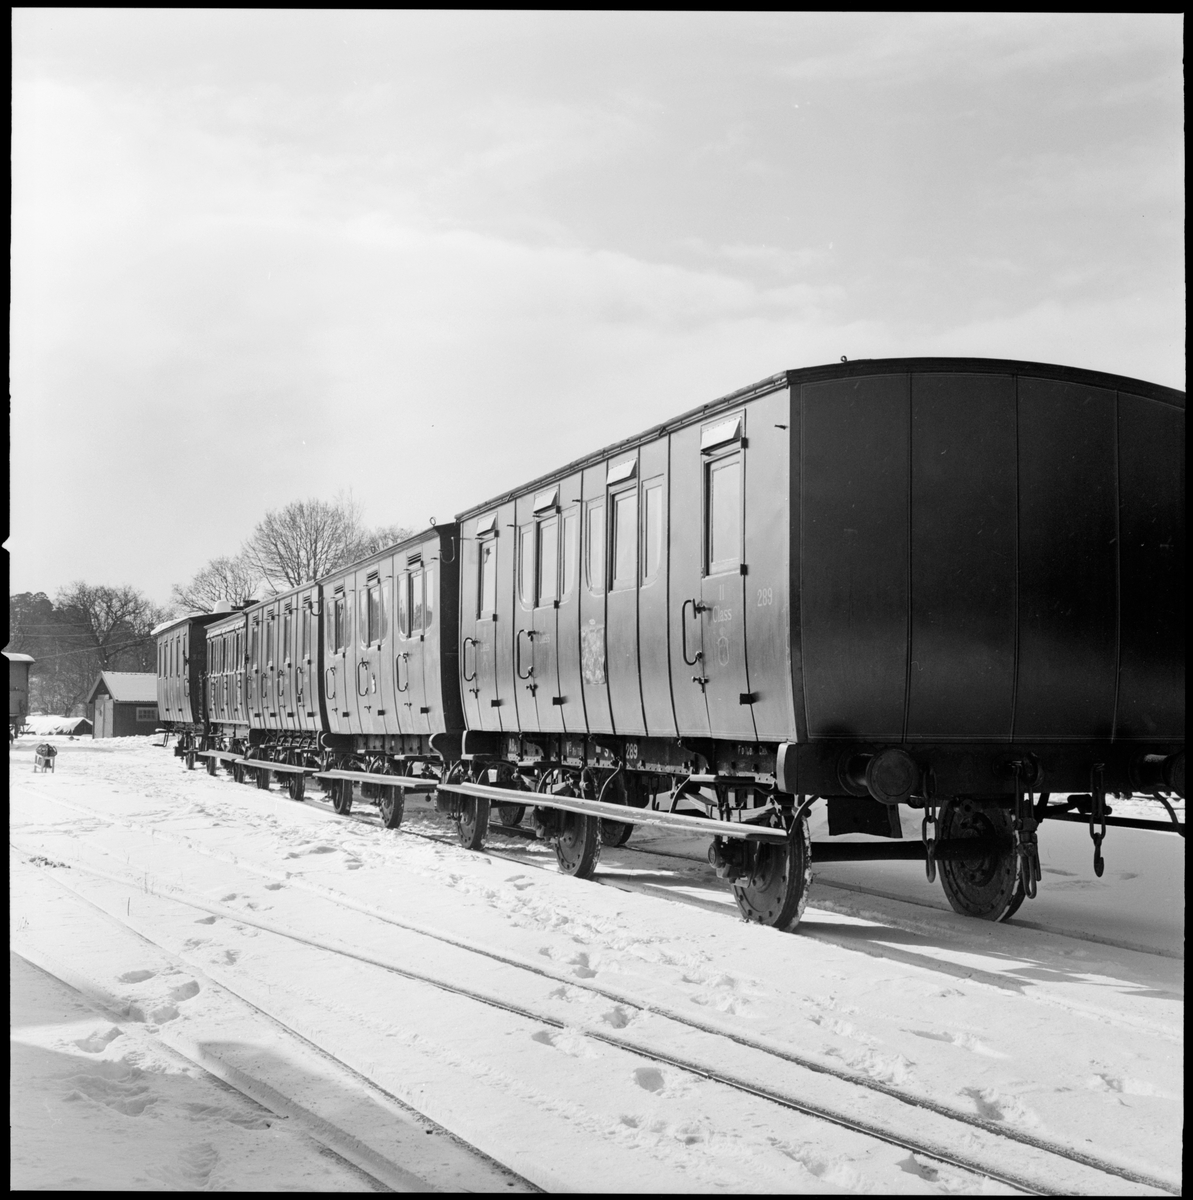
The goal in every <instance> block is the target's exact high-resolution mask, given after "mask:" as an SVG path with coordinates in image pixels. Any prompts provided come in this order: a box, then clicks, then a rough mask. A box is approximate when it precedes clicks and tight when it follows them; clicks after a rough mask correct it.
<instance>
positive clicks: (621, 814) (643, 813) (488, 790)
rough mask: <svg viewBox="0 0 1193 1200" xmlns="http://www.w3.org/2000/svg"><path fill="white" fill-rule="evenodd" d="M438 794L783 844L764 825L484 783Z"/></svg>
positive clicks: (781, 836)
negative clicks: (474, 797)
mask: <svg viewBox="0 0 1193 1200" xmlns="http://www.w3.org/2000/svg"><path fill="white" fill-rule="evenodd" d="M439 791H440V792H454V793H457V794H459V795H464V796H477V797H480V798H481V799H484V800H492V801H494V803H496V804H526V805H530V806H532V807H535V808H561V809H563V811H564V812H574V813H583V814H584V815H585V816H586V817H600V818H601V819H602V820H605V821H621V822H623V823H626V824H630V825H661V826H663V827H664V828H666V829H682V830H684V831H686V832H687V833H702V834H706V835H707V836H709V837H732V838H745V839H747V840H748V841H755V842H785V841H786V840H787V834H786V832H785V831H784V830H782V829H772V828H771V827H770V826H768V825H746V824H744V823H742V822H741V821H717V820H714V819H712V818H704V817H690V816H684V815H683V814H682V813H667V812H656V811H655V810H654V809H648V808H629V807H627V806H626V805H624V804H609V803H608V802H607V801H604V800H581V799H580V798H579V797H578V796H558V795H556V794H555V793H553V792H519V791H515V790H514V789H513V788H500V787H491V786H489V785H488V784H484V783H448V784H443V783H441V784H440V785H439Z"/></svg>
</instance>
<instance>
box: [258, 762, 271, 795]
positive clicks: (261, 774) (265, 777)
mask: <svg viewBox="0 0 1193 1200" xmlns="http://www.w3.org/2000/svg"><path fill="white" fill-rule="evenodd" d="M257 786H258V787H259V788H260V789H261V790H262V791H263V792H267V791H269V772H268V771H267V770H266V769H265V768H264V767H258V768H257Z"/></svg>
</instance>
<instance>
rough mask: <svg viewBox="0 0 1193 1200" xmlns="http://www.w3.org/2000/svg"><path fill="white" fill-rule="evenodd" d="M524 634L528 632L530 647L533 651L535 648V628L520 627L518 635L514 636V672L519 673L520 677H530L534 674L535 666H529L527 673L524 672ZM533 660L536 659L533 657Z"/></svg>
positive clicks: (527, 637)
mask: <svg viewBox="0 0 1193 1200" xmlns="http://www.w3.org/2000/svg"><path fill="white" fill-rule="evenodd" d="M523 634H526V639H527V641H529V642H530V648H531V650H532V651H533V650H534V630H533V629H519V630H518V632H517V635H516V636H515V637H514V672H515V673H516V674H517V676H518V678H519V679H529V678H530V677H531V676H532V675H533V674H534V667H533V666H531V667H530V668H529V670H527V672H526V674H525V675H523V674H522V635H523ZM533 661H534V659H533V658H532V659H531V662H532V663H533Z"/></svg>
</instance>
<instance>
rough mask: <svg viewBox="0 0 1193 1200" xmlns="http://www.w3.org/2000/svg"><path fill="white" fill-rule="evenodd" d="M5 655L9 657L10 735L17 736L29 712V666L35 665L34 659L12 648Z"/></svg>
mask: <svg viewBox="0 0 1193 1200" xmlns="http://www.w3.org/2000/svg"><path fill="white" fill-rule="evenodd" d="M4 657H5V658H7V659H8V728H9V736H10V737H15V736H16V735H17V733H18V732H19V731H20V729H21V727H22V726H23V725H24V724H25V717H26V715H27V714H28V712H29V668H30V667H31V666H33V659H32V658H30V657H29V655H28V654H17V653H16V652H15V651H12V650H5V651H4Z"/></svg>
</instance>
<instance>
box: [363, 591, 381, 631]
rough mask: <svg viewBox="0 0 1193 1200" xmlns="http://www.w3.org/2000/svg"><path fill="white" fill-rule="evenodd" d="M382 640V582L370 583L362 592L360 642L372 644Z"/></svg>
mask: <svg viewBox="0 0 1193 1200" xmlns="http://www.w3.org/2000/svg"><path fill="white" fill-rule="evenodd" d="M380 640H381V584H379V583H370V584H369V585H368V586H367V587H365V588H364V589H363V590H362V591H361V594H360V642H361V645H362V646H371V645H373V643H374V642H379V641H380Z"/></svg>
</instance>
